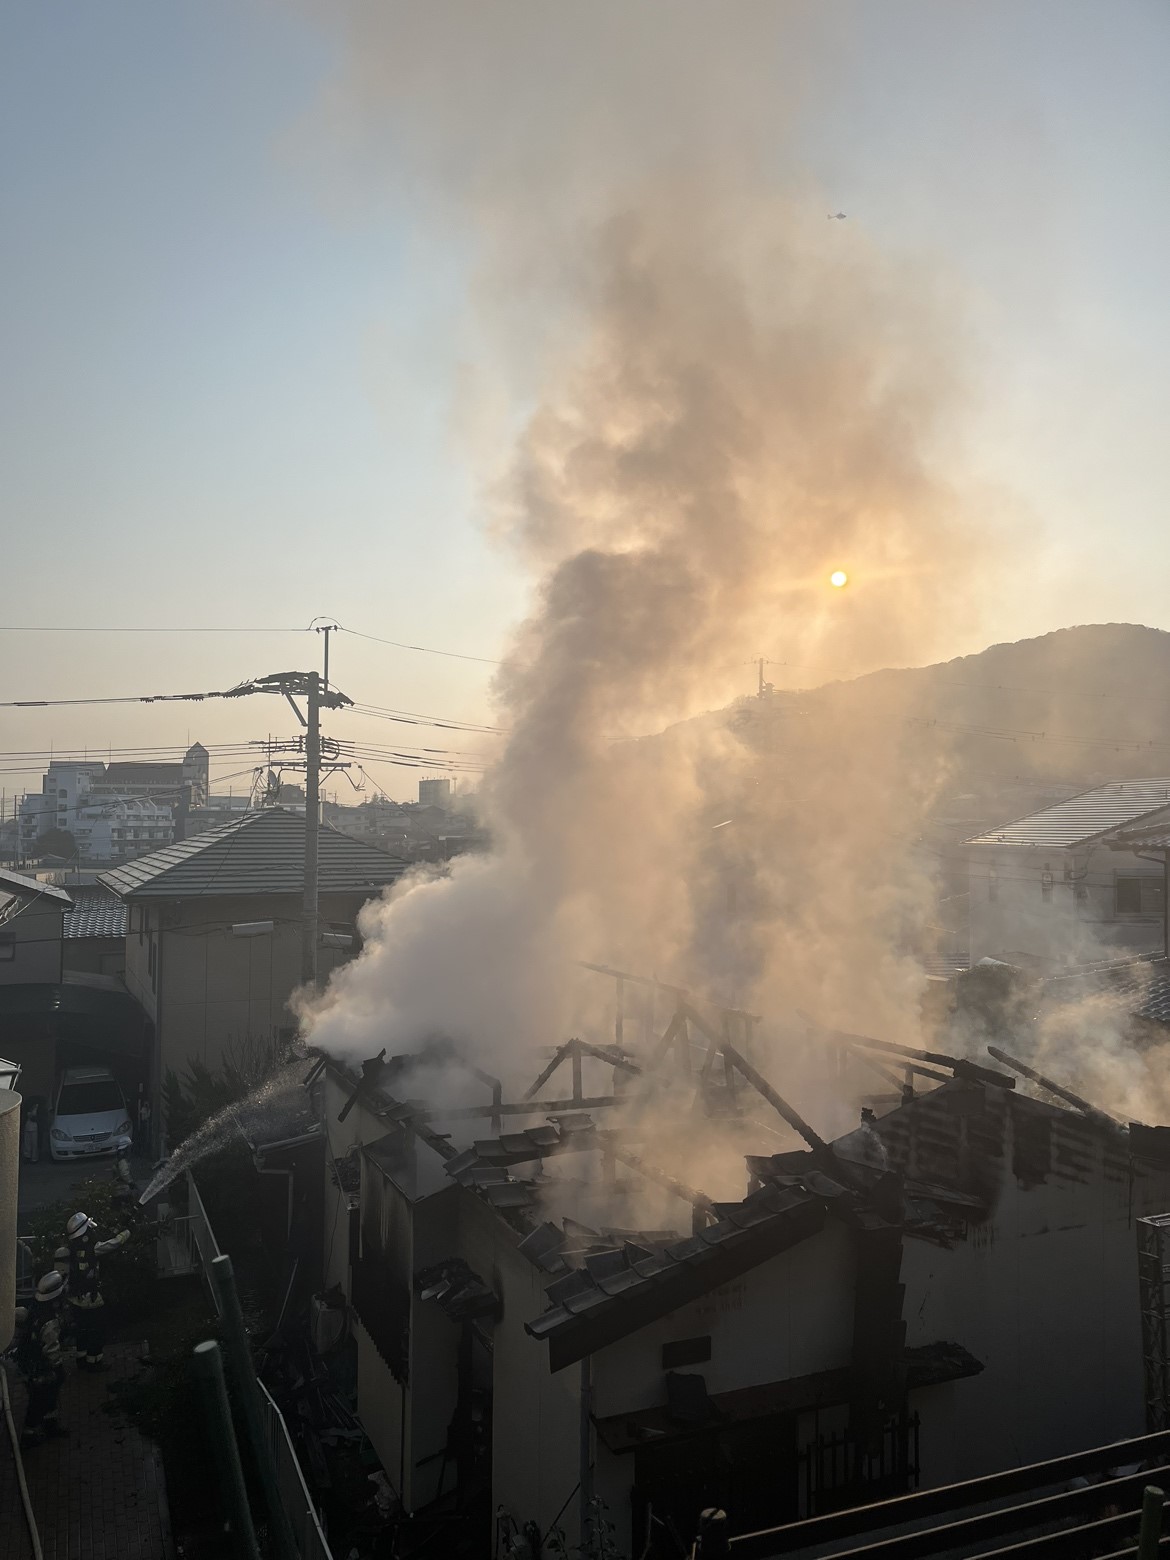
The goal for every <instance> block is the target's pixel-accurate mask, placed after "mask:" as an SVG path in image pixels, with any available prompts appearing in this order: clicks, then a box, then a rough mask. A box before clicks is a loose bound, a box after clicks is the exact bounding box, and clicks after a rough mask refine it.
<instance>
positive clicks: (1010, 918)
mask: <svg viewBox="0 0 1170 1560" xmlns="http://www.w3.org/2000/svg"><path fill="white" fill-rule="evenodd" d="M1161 820H1170V779H1157V780H1125V781H1114V782H1111V783H1110V784H1109V785H1103V786H1098V787H1096V788H1095V789H1094V790H1092V791H1085V792H1084V793H1082V794H1081V795H1080V796H1074V797H1070V798H1069V799H1068V800H1067V801H1063V802H1058V803H1057V804H1056V805H1055V806H1053V807H1047V808H1044V809H1043V810H1042V811H1040V812H1035V813H1030V814H1029V815H1028V816H1027V817H1024V818H1017V819H1016V820H1014V821H1013V822H1011V823H1005V824H1003V825H1002V826H1001V827H999V828H996V829H991V830H989V831H987V832H986V833H983V834H979V835H976V836H975V837H974V838H973V839H969V840H967V841H966V842H965V846H966V852H967V856H968V861H969V873H968V888H969V896H970V897H969V926H970V957H971V963H972V964H975V963H977V962H978V961H979V960H980V959H983V958H991V959H1000V960H1003V961H1004V962H1005V963H1009V964H1020V965H1029V966H1031V967H1033V968H1037V969H1041V970H1042V969H1057V968H1060V967H1061V966H1066V965H1074V964H1079V963H1085V962H1090V961H1093V960H1099V959H1102V958H1106V957H1114V956H1116V957H1119V958H1124V957H1126V956H1131V957H1132V956H1133V955H1135V954H1142V953H1153V952H1157V951H1160V950H1161V949H1162V948H1163V946H1164V941H1165V924H1166V896H1165V874H1164V870H1163V867H1162V865H1161V862H1160V861H1151V860H1150V859H1149V857H1148V855H1147V854H1145V853H1144V852H1143V851H1142V849H1141V847H1140V846H1138V845H1130V846H1128V847H1125V848H1122V849H1118V848H1116V847H1117V844H1118V842H1119V841H1120V840H1121V839H1122V838H1123V837H1124V831H1126V830H1132V829H1133V827H1134V826H1135V825H1136V824H1138V823H1141V824H1142V825H1143V826H1144V827H1148V826H1152V825H1154V824H1156V823H1157V822H1159V821H1161Z"/></svg>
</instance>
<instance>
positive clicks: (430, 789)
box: [418, 780, 451, 808]
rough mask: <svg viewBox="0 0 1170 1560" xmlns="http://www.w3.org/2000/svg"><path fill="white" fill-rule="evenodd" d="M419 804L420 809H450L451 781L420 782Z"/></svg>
mask: <svg viewBox="0 0 1170 1560" xmlns="http://www.w3.org/2000/svg"><path fill="white" fill-rule="evenodd" d="M418 804H419V806H420V807H443V808H447V807H450V805H451V782H450V780H420V781H419V783H418Z"/></svg>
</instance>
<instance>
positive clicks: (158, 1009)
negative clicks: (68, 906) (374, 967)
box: [99, 808, 405, 1121]
mask: <svg viewBox="0 0 1170 1560" xmlns="http://www.w3.org/2000/svg"><path fill="white" fill-rule="evenodd" d="M304 849H305V818H304V815H303V814H301V815H297V814H295V813H291V812H287V811H285V810H284V809H281V808H272V809H264V810H261V811H257V812H251V813H245V814H244V815H243V816H242V817H240V818H238V819H236V820H234V821H233V822H231V823H228V824H225V825H223V826H222V827H220V828H217V829H211V830H209V831H208V832H206V833H204V834H199V835H196V836H194V837H193V838H191V839H187V840H183V841H181V842H180V843H178V844H174V845H171V846H168V847H167V848H166V849H164V850H159V851H155V852H153V853H152V854H150V855H148V856H142V857H139V859H138V860H136V861H133V862H129V863H127V864H126V865H125V866H121V867H115V868H114V869H112V870H111V871H109V872H105V873H102V874H101V876H100V879H99V881H100V882H101V883H102V884H103V885H104V886H105V887H106V888H107V889H109V890H110V891H111V892H113V893H115V894H116V895H117V896H118V897H119V898H120V899H121V900H122V901H123V902H124V904H125V905H126V906H127V908H128V910H129V921H128V924H127V936H126V973H125V979H126V985H127V987H128V989H129V991H130V992H131V994H132V995H133V996H134V998H135V999H136V1001H137V1002H138V1003H139V1004H140V1005H141V1008H142V1010H143V1012H144V1013H145V1014H146V1016H147V1018H148V1020H149V1022H150V1024H151V1025H152V1026H153V1030H154V1044H153V1051H154V1063H153V1067H152V1080H153V1092H154V1101H153V1108H154V1111H155V1120H156V1121H158V1120H159V1119H160V1117H159V1111H160V1107H161V1082H162V1079H163V1078H164V1077H165V1075H166V1073H167V1072H168V1071H170V1070H172V1069H173V1070H174V1071H176V1072H177V1073H182V1071H183V1070H184V1068H186V1067H187V1066H188V1065H189V1064H190V1063H191V1062H200V1063H202V1064H204V1065H205V1066H207V1067H210V1068H212V1069H215V1068H217V1067H219V1066H220V1065H222V1063H223V1062H224V1061H225V1060H228V1059H231V1058H233V1057H234V1058H235V1059H236V1060H237V1061H239V1060H242V1059H243V1057H244V1055H245V1053H246V1052H247V1051H248V1050H249V1049H251V1048H254V1047H256V1046H261V1047H267V1046H269V1045H271V1044H272V1043H273V1042H274V1041H278V1040H279V1039H281V1038H283V1037H291V1036H292V1034H293V1033H294V1032H295V1025H296V1020H295V1017H294V1015H293V1013H292V1011H291V1008H290V1006H289V1003H290V999H291V997H292V994H293V992H294V991H295V990H296V989H297V988H298V986H299V985H300V984H301V925H302V922H301V906H302V903H303V896H304ZM318 849H319V868H318V881H319V900H318V903H319V913H320V924H321V930H322V938H323V941H322V946H321V949H320V953H319V967H320V970H321V974H322V977H323V978H324V977H327V976H328V974H329V973H330V971H331V970H332V969H333V968H334V966H336V965H337V964H340V963H343V962H344V961H345V960H346V959H347V958H350V957H351V956H352V955H353V954H354V953H355V952H356V951H357V948H358V946H359V942H358V934H357V931H356V926H355V922H356V919H357V915H358V912H359V910H360V909H361V907H362V906H363V905H364V904H365V903H366V902H367V900H369V899H372V898H376V897H377V896H378V895H379V894H380V893H381V892H382V891H383V890H384V889H386V888H388V887H390V885H391V884H393V883H394V882H396V881H397V879H398V877H399V876H400V875H401V873H402V872H403V870H404V866H405V864H404V863H403V862H401V861H399V860H397V859H396V858H395V857H393V856H389V855H387V854H386V853H385V852H383V851H380V850H378V849H376V848H375V847H373V846H371V845H367V844H364V843H363V842H361V841H360V840H354V839H351V838H350V837H349V836H348V835H346V834H342V833H340V832H339V831H338V830H336V829H331V828H329V827H328V826H326V825H321V826H320V827H319V835H318Z"/></svg>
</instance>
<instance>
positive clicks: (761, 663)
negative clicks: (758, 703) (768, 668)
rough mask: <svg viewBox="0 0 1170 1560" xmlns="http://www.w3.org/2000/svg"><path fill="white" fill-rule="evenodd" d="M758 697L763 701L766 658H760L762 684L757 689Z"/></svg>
mask: <svg viewBox="0 0 1170 1560" xmlns="http://www.w3.org/2000/svg"><path fill="white" fill-rule="evenodd" d="M756 697H757V698H758V699H762V698H763V697H764V658H763V656H761V657H760V683H759V687H758V688H757V689H756Z"/></svg>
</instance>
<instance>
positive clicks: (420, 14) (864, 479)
mask: <svg viewBox="0 0 1170 1560" xmlns="http://www.w3.org/2000/svg"><path fill="white" fill-rule="evenodd" d="M781 9H783V11H784V12H785V25H784V26H783V27H782V28H781V27H779V26H778V25H777V21H776V12H777V11H778V10H781ZM346 14H347V15H349V16H350V18H351V21H350V26H351V27H352V29H353V36H352V37H351V38H350V39H349V45H350V53H349V55H348V58H349V60H350V68H349V71H348V73H347V74H346V76H345V78H344V80H341V81H339V82H338V83H337V85H336V88H335V90H334V91H333V92H332V93H331V95H330V101H329V104H328V109H327V112H328V115H329V118H330V122H331V130H334V131H335V130H336V129H337V127H338V126H341V127H343V128H344V130H345V133H346V136H347V137H348V140H347V145H348V147H349V150H350V152H351V154H352V155H353V157H355V158H356V157H357V155H358V152H359V151H360V152H361V153H362V154H363V155H364V156H365V158H366V163H367V167H371V166H373V165H374V164H375V163H376V159H377V154H378V153H379V152H381V153H383V154H384V155H385V156H386V157H387V158H388V159H389V160H390V162H391V163H392V165H393V166H394V167H395V168H396V169H397V170H398V174H397V177H398V184H397V186H396V188H397V192H398V194H399V196H401V193H402V190H403V189H407V190H410V191H412V192H414V194H415V196H416V197H417V210H418V212H419V216H420V221H421V222H422V224H423V231H424V232H427V233H429V234H430V235H431V238H432V240H433V241H434V242H441V241H443V240H446V241H448V242H456V241H457V242H458V243H459V244H460V245H461V246H469V247H470V248H471V249H472V251H473V253H474V254H475V255H476V256H477V258H478V265H477V269H476V272H475V284H474V290H473V303H474V311H475V320H476V325H475V340H476V342H477V343H478V344H479V347H480V349H481V350H484V351H490V352H491V353H492V354H494V355H492V356H491V357H490V358H489V360H488V361H487V362H486V365H481V368H480V371H479V377H480V380H481V381H484V382H486V380H488V379H490V378H492V377H493V376H495V377H496V378H497V379H502V380H504V382H505V383H506V384H507V385H508V386H509V388H510V391H511V400H510V402H509V413H508V418H507V419H506V420H507V421H508V422H509V423H510V425H511V427H512V429H513V437H512V447H511V451H510V453H508V454H507V455H506V458H505V459H504V460H503V462H502V464H501V463H497V465H496V469H495V470H494V471H493V472H492V473H491V476H490V480H489V481H487V482H486V483H485V488H484V492H485V499H484V508H485V523H487V524H489V525H491V526H492V527H494V528H495V529H496V530H498V531H499V532H501V533H502V534H503V535H504V536H506V538H507V539H508V540H509V541H510V542H511V544H512V545H514V546H515V548H516V549H517V550H518V554H519V556H520V558H521V559H522V560H523V562H524V564H525V566H526V567H527V568H528V569H529V570H530V571H531V575H532V578H533V581H534V598H533V599H534V606H533V610H532V613H531V615H530V617H529V619H528V621H527V622H525V623H524V624H523V626H522V627H521V628H520V629H519V630H518V632H517V634H516V638H515V642H514V644H513V646H512V648H511V650H510V652H509V655H508V658H507V660H506V662H505V664H504V666H503V668H502V670H501V672H500V675H499V678H498V683H497V688H496V692H497V695H498V700H499V705H500V718H501V723H502V724H503V725H505V726H506V727H507V728H508V729H509V731H510V733H511V734H510V736H509V737H508V738H507V741H506V744H505V746H504V748H503V751H502V753H501V756H500V758H499V760H498V762H497V763H496V765H495V768H494V769H493V771H492V773H491V774H490V775H489V777H488V780H487V784H486V786H485V794H486V806H487V809H488V813H489V820H490V824H491V828H492V831H493V834H494V838H495V850H494V853H493V854H492V856H491V857H490V858H487V859H464V860H460V861H457V862H456V863H455V864H454V866H453V868H452V870H451V873H450V875H449V876H447V877H443V878H438V879H430V880H426V881H420V882H417V883H414V884H410V885H407V886H406V887H403V888H400V889H399V890H398V891H397V892H396V893H394V894H393V895H392V896H391V897H390V898H389V899H388V900H387V901H386V902H384V903H379V904H377V905H374V906H372V907H370V908H369V909H368V910H367V911H366V914H365V920H364V925H363V930H364V934H365V937H366V940H367V941H366V947H365V950H364V952H363V954H362V956H361V957H360V959H358V960H357V961H356V962H355V963H354V964H353V965H351V966H349V967H348V968H346V969H344V970H343V971H341V972H340V973H339V974H337V975H336V976H335V977H334V978H333V980H332V982H331V985H330V987H329V990H328V991H327V993H326V994H325V996H324V998H323V999H322V1000H321V1002H320V1003H319V1004H318V1005H317V1006H316V1008H315V1009H314V1011H313V1012H312V1013H311V1014H309V1015H308V1017H307V1029H308V1032H309V1038H310V1039H311V1041H312V1042H314V1043H316V1044H318V1045H321V1046H323V1047H325V1048H327V1049H330V1050H335V1051H339V1052H343V1053H345V1054H347V1055H349V1056H357V1055H367V1054H369V1053H370V1052H372V1051H376V1050H378V1049H379V1048H380V1047H381V1046H382V1045H387V1046H388V1047H389V1048H390V1049H391V1050H394V1051H401V1050H406V1049H409V1048H411V1047H412V1046H413V1045H414V1044H416V1043H418V1042H419V1041H420V1040H422V1039H424V1038H426V1037H428V1036H430V1035H434V1034H444V1035H447V1036H450V1037H451V1038H453V1039H454V1040H455V1041H456V1042H457V1043H458V1044H460V1045H462V1046H466V1047H467V1048H469V1049H470V1050H471V1051H473V1052H474V1053H475V1055H476V1058H477V1060H479V1061H481V1063H483V1064H484V1065H489V1066H493V1067H494V1068H496V1069H500V1068H507V1066H508V1063H509V1061H510V1060H511V1059H514V1058H518V1057H519V1056H520V1054H521V1053H522V1052H525V1051H527V1050H528V1049H529V1048H530V1047H531V1046H532V1045H533V1044H550V1043H554V1042H557V1041H559V1040H561V1039H563V1038H564V1037H565V1034H566V1026H567V1025H568V1023H569V1022H570V1021H571V1019H572V1018H573V1017H574V1016H575V1015H574V1009H573V1007H572V1003H573V1001H574V1000H575V999H574V995H573V990H572V986H573V983H572V980H571V978H570V976H571V971H572V967H573V961H574V960H576V959H581V958H585V959H594V960H600V961H606V962H609V963H612V964H616V965H619V966H621V967H624V968H627V969H634V970H641V971H644V972H655V973H657V974H658V975H659V976H660V977H662V978H669V979H674V980H678V981H681V982H682V983H685V984H687V985H689V986H691V987H692V988H694V989H696V990H699V991H701V992H704V993H706V994H709V995H711V996H713V997H716V998H722V999H724V1000H729V1001H733V1002H735V1003H737V1004H740V1005H743V1006H746V1007H752V1008H755V1009H756V1010H757V1011H761V1012H763V1013H765V1014H766V1015H767V1016H768V1017H769V1019H771V1020H774V1021H775V1024H776V1026H777V1027H776V1033H778V1034H780V1033H782V1032H783V1027H784V1024H785V1022H786V1018H787V1016H789V1015H791V1014H793V1013H794V1012H795V1011H796V1010H797V1009H800V1008H806V1009H810V1010H812V1011H813V1012H814V1013H815V1014H816V1015H817V1016H819V1017H822V1018H824V1019H826V1020H828V1021H830V1022H835V1023H839V1024H843V1025H853V1026H862V1025H864V1026H866V1027H868V1028H870V1029H871V1030H872V1029H873V1028H874V1027H875V1026H877V1027H879V1028H880V1029H881V1030H882V1031H883V1032H886V1033H892V1034H898V1035H901V1036H902V1037H904V1038H912V1035H911V1033H910V1031H911V1030H912V1029H913V1027H914V1025H915V1024H916V1016H917V1006H916V1004H917V998H918V994H919V991H920V989H921V985H922V978H921V974H920V971H919V966H918V964H917V963H916V962H915V958H914V956H913V951H914V950H915V949H917V948H920V947H921V946H922V944H923V938H924V936H927V935H928V928H927V926H926V923H927V922H928V921H929V919H930V915H931V911H930V904H931V873H932V866H931V863H930V862H929V861H928V860H926V859H924V858H923V857H922V856H921V855H918V854H915V853H914V851H913V850H912V849H911V845H912V844H913V836H914V834H915V831H916V828H917V820H918V819H919V818H920V816H921V814H922V811H923V809H924V807H925V806H926V805H928V803H929V802H930V800H931V799H932V798H933V796H934V795H935V793H936V791H937V788H938V786H939V784H940V783H941V781H942V779H943V773H942V771H941V770H940V768H939V766H938V764H937V761H935V760H932V761H931V763H930V764H928V765H923V764H922V763H920V762H918V759H917V755H916V753H915V751H914V750H913V745H912V744H911V743H910V741H909V739H908V738H907V736H906V727H905V724H904V717H905V714H906V711H905V710H904V709H901V708H900V709H898V710H897V711H892V710H890V709H888V708H885V707H883V704H882V701H881V699H880V698H875V700H874V701H873V703H872V706H870V707H868V708H867V709H866V710H865V712H864V714H862V715H860V716H859V715H857V714H856V712H854V713H853V714H851V716H850V718H849V719H848V720H847V721H843V722H841V723H837V722H836V721H834V719H833V718H832V715H831V713H830V714H829V715H828V716H824V715H822V716H821V717H820V718H819V719H817V720H816V721H812V722H809V723H807V724H805V723H803V722H802V721H801V719H800V718H799V712H798V711H797V712H795V713H793V712H791V711H789V710H788V709H787V707H786V712H785V713H783V714H778V713H777V711H776V709H775V708H774V707H773V704H772V701H769V700H767V699H761V700H754V699H753V700H751V701H749V702H748V703H746V704H744V705H743V706H742V707H741V708H740V709H739V711H738V712H735V713H734V714H733V715H732V716H729V715H728V714H727V713H723V714H711V713H708V712H710V711H717V710H720V709H725V707H726V706H727V704H728V701H729V696H730V695H731V693H732V692H733V691H734V690H735V689H736V688H738V689H740V690H742V689H744V688H745V687H748V686H751V682H752V679H753V675H754V674H753V668H752V666H751V665H750V663H752V662H753V661H754V659H755V658H756V657H757V656H759V655H766V656H769V657H777V658H783V659H791V660H793V661H800V662H814V661H820V662H827V663H829V664H832V665H835V666H838V667H841V668H844V669H846V670H851V671H858V672H860V671H864V670H868V669H870V668H872V667H875V666H880V665H883V664H891V663H893V664H907V663H915V662H921V661H923V660H927V659H930V658H931V657H932V656H933V655H935V654H937V653H938V652H939V651H941V650H945V649H947V648H948V647H950V646H954V645H955V643H956V639H958V638H961V637H966V636H968V635H969V634H970V632H971V631H972V629H973V627H974V625H975V623H976V621H977V617H976V614H977V611H978V604H979V598H980V591H981V587H982V581H983V579H984V575H985V568H984V561H983V556H982V546H981V542H980V540H979V537H980V534H981V531H980V525H979V523H978V517H974V518H973V516H972V514H971V512H970V507H969V503H968V501H967V499H966V498H965V492H967V491H969V489H968V481H969V479H968V477H967V476H966V475H965V474H964V473H963V472H962V470H961V469H960V468H959V467H958V466H957V465H956V464H955V461H956V459H957V456H956V454H955V450H956V445H957V442H958V441H957V438H956V430H957V426H958V422H959V419H960V416H961V413H962V410H963V403H962V392H961V388H960V382H961V378H962V375H961V373H960V368H961V357H962V351H961V347H960V345H959V344H958V340H957V338H961V332H959V331H957V330H956V328H955V324H954V319H953V305H952V302H951V300H950V298H949V295H948V289H947V288H946V286H944V285H943V283H942V282H941V281H940V280H939V279H937V278H933V277H932V276H931V275H930V274H928V273H927V272H925V271H924V270H922V269H921V268H918V267H915V266H914V265H912V264H910V263H909V262H908V261H907V260H906V259H905V258H903V257H898V256H891V255H886V254H883V253H881V252H880V250H878V249H877V248H876V247H875V246H874V245H873V244H872V243H871V242H869V241H868V240H867V238H866V236H865V234H864V232H863V231H861V230H859V228H858V226H857V225H856V224H855V225H853V226H850V225H849V224H848V223H838V222H826V220H825V218H826V212H827V211H829V210H833V209H835V205H834V203H833V200H832V197H831V196H826V195H825V194H824V193H821V192H818V191H816V190H815V189H811V188H810V187H809V185H808V182H807V181H806V180H805V179H804V178H803V177H802V176H801V174H800V171H799V157H798V153H797V147H798V139H797V129H796V123H797V119H798V115H797V112H796V111H797V109H798V108H799V91H798V86H797V84H798V82H799V81H800V79H801V76H802V73H804V72H805V71H806V69H808V68H811V65H812V64H813V63H815V61H816V60H817V58H818V52H817V51H818V49H819V47H820V45H819V44H815V43H814V42H812V41H810V36H809V34H808V32H807V29H806V28H805V25H804V23H803V21H802V19H801V18H802V12H801V11H800V10H799V9H797V8H791V7H785V8H777V7H773V6H766V7H763V6H762V7H755V6H750V5H745V6H741V7H735V8H726V7H719V8H716V7H711V6H708V5H705V4H704V5H702V6H693V5H685V4H679V3H671V4H669V5H666V4H661V5H660V4H642V5H636V6H605V5H602V6H597V7H589V8H583V7H535V6H528V5H502V4H493V5H491V6H481V5H477V4H472V5H468V6H462V5H452V4H442V5H437V6H427V7H415V6H410V7H399V6H384V5H379V6H378V7H376V8H374V7H367V8H362V7H358V8H356V9H352V8H346ZM318 123H319V122H318ZM517 427H518V428H519V432H518V433H516V432H515V430H516V429H517ZM838 568H841V569H845V570H846V571H848V574H849V577H850V583H849V585H848V586H847V587H846V588H845V589H844V590H840V591H838V590H834V589H833V588H832V587H831V586H830V585H829V583H828V581H829V575H830V573H831V572H832V571H833V570H835V569H838ZM655 733H658V735H654V734H655Z"/></svg>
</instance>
